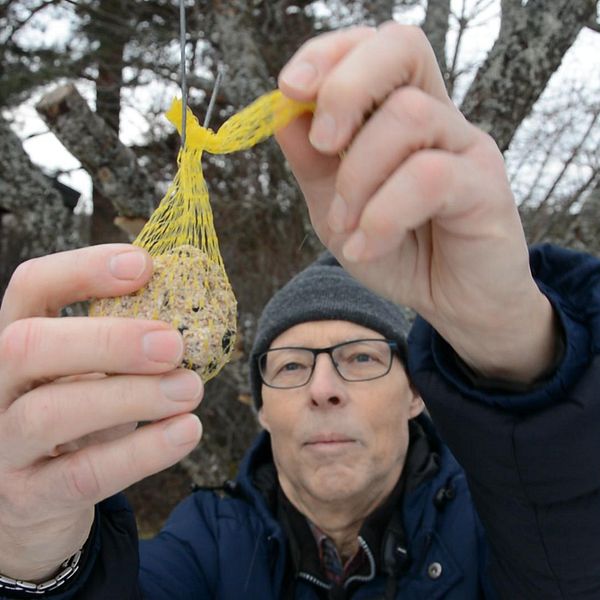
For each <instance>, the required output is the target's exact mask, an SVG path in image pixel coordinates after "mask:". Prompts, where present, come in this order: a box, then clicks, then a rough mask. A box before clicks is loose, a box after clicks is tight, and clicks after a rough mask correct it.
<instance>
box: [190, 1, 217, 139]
mask: <svg viewBox="0 0 600 600" xmlns="http://www.w3.org/2000/svg"><path fill="white" fill-rule="evenodd" d="M186 37H187V32H186V23H185V0H179V44H180V46H181V104H182V111H181V147H182V148H185V134H186V116H187V115H186V113H187V104H188V102H187V100H188V89H187V77H186V64H185V63H186V57H185V42H186ZM223 73H224V68H223V65H221V64H219V65H218V66H217V76H216V78H215V84H214V86H213V90H212V94H211V96H210V101H209V103H208V109H207V110H206V117H205V118H204V125H203V126H204V128H205V129H207V128H208V124H209V123H210V118H211V116H212V112H213V109H214V107H215V101H216V99H217V92H218V90H219V86H220V85H221V80H222V79H223Z"/></svg>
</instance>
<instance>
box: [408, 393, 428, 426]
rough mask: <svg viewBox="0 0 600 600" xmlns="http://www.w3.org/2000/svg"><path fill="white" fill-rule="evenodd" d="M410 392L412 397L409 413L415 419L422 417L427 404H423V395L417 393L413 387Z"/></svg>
mask: <svg viewBox="0 0 600 600" xmlns="http://www.w3.org/2000/svg"><path fill="white" fill-rule="evenodd" d="M410 391H411V394H412V397H411V399H410V405H409V408H408V412H409V415H410V418H411V419H413V418H414V417H416V416H418V415H420V414H421V413H422V412H423V410H424V409H425V403H424V402H423V398H421V394H419V392H417V390H416V389H415V388H414V387H413V386H412V385H411V386H410Z"/></svg>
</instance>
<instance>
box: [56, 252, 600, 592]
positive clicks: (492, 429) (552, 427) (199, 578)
mask: <svg viewBox="0 0 600 600" xmlns="http://www.w3.org/2000/svg"><path fill="white" fill-rule="evenodd" d="M531 266H532V272H533V274H534V276H535V278H536V280H537V281H538V284H539V285H540V287H541V289H542V290H543V291H544V293H545V294H546V295H547V296H548V297H549V298H550V300H551V302H552V303H553V305H554V307H555V310H556V314H557V317H558V319H559V321H560V323H561V327H562V329H563V332H564V340H565V346H564V353H563V356H562V359H561V360H560V363H559V364H557V366H556V369H554V370H553V372H552V373H550V374H549V375H548V376H547V378H546V379H544V380H543V381H540V382H539V383H538V384H537V385H534V386H531V387H529V388H527V389H517V388H513V389H511V388H510V386H506V385H504V384H502V383H501V382H498V383H493V382H489V381H478V380H477V378H476V377H475V376H473V375H472V374H470V373H469V372H468V369H466V368H465V367H464V365H462V363H461V362H460V360H458V359H457V357H456V356H455V354H454V353H453V351H452V350H451V349H450V348H449V347H448V345H447V344H446V343H445V342H444V341H443V340H442V339H441V338H440V337H439V336H438V335H437V334H436V333H435V331H433V330H432V329H431V327H430V326H429V325H428V324H427V323H425V322H424V321H421V320H419V321H418V322H417V323H416V324H415V327H414V328H413V332H412V334H411V340H410V342H409V347H410V356H409V370H410V373H411V377H412V379H413V381H414V383H415V384H416V385H417V387H418V389H419V390H420V392H421V394H422V396H423V398H424V399H425V401H426V404H427V406H428V408H429V410H430V412H431V415H432V417H433V420H434V422H435V424H436V428H437V431H438V432H439V433H440V435H441V437H442V438H443V439H444V441H445V442H446V443H447V444H448V446H449V447H450V448H452V452H453V454H454V456H456V458H457V459H458V461H459V462H460V464H461V465H462V467H463V468H464V471H462V469H461V468H460V467H459V466H458V465H457V463H456V462H455V460H454V458H453V456H452V454H450V452H449V450H448V449H447V448H446V447H445V446H443V445H442V444H441V443H440V442H439V441H436V440H437V436H436V434H435V432H434V431H433V429H432V428H431V427H430V426H428V425H427V424H425V427H426V428H427V429H428V434H429V436H430V438H431V439H432V440H433V441H434V443H437V445H438V446H437V448H438V453H439V455H440V468H439V470H438V471H437V473H435V475H433V476H432V477H430V478H429V479H427V480H426V481H424V482H423V483H422V484H421V485H420V486H419V487H417V488H416V489H414V490H412V491H411V492H410V493H408V494H406V496H405V498H404V503H403V506H402V515H403V521H404V526H405V530H406V537H407V539H406V542H407V550H408V554H409V557H410V561H409V562H408V567H407V568H406V569H404V570H403V571H402V573H401V575H399V577H398V582H399V587H398V591H397V598H402V599H403V600H404V599H415V600H417V599H418V600H425V599H426V600H432V599H436V598H440V599H441V598H444V599H447V600H450V599H456V600H476V599H478V598H494V597H499V598H505V599H506V600H519V599H523V600H525V599H526V600H536V599H538V598H539V599H540V600H551V599H554V598H556V599H558V598H561V599H562V598H576V599H590V600H592V599H598V598H600V467H598V464H597V463H598V459H597V457H599V456H600V359H599V358H598V354H599V348H600V262H599V261H597V260H596V259H594V258H592V257H589V256H585V255H582V254H577V253H573V252H568V251H564V250H560V249H557V248H553V247H550V246H544V247H539V248H536V249H534V250H532V252H531ZM518 301H519V299H518V298H515V302H518ZM421 421H423V422H424V423H426V420H424V419H421ZM265 448H268V438H267V436H266V435H263V436H262V437H261V438H260V440H259V441H258V443H257V445H255V447H254V448H253V450H252V451H251V452H250V453H249V454H248V455H247V457H246V459H245V460H244V462H243V464H242V467H241V473H240V476H239V479H238V485H237V486H236V489H235V493H234V494H233V497H231V496H228V497H225V498H218V497H217V496H215V495H214V494H212V493H209V492H197V493H195V494H193V495H191V496H190V497H189V498H187V499H186V500H184V501H183V502H182V503H181V504H180V505H179V506H178V507H177V508H176V509H175V511H174V512H173V514H172V515H171V517H170V519H169V520H168V522H167V524H166V525H165V527H164V529H163V530H162V531H161V533H160V534H159V535H158V536H157V537H156V538H155V539H153V540H151V541H147V542H142V543H141V544H140V564H141V567H140V568H139V579H138V564H137V554H136V545H137V538H136V534H135V522H134V519H133V516H132V514H131V512H130V509H129V508H128V507H127V505H126V503H125V502H124V499H123V497H122V496H116V497H114V498H111V499H109V500H107V501H105V502H103V503H102V504H100V505H99V507H98V511H97V514H98V517H97V519H96V523H95V529H94V533H93V539H92V543H91V545H90V548H89V551H88V556H87V557H86V560H85V564H84V568H83V570H82V573H81V574H80V575H79V576H78V577H77V579H76V580H75V581H74V582H73V583H71V584H70V585H69V586H68V588H67V589H65V590H64V592H63V593H61V594H57V595H55V596H53V597H55V598H57V599H60V600H67V599H71V598H85V599H88V600H96V599H97V600H100V599H102V600H106V599H113V598H114V599H118V600H133V599H141V598H144V599H146V600H159V599H160V600H162V599H164V600H167V599H168V600H183V599H188V598H189V599H190V600H191V599H192V598H194V599H203V598H218V599H220V600H234V599H235V600H238V599H242V598H244V599H254V598H256V599H260V600H270V599H279V598H280V594H281V586H282V579H283V575H284V570H285V560H286V540H285V536H284V533H283V530H282V528H281V526H280V524H279V523H278V521H277V520H276V519H275V518H274V516H273V514H272V513H271V512H270V511H269V508H268V506H267V503H266V502H265V499H264V497H263V495H262V494H261V493H260V492H258V490H257V489H256V488H255V487H254V485H253V484H252V479H251V475H252V473H253V469H254V468H255V466H256V461H257V457H258V456H260V455H261V454H264V452H265ZM465 472H466V478H467V480H468V484H469V488H470V493H471V495H472V500H471V495H470V494H469V490H468V489H467V486H466V485H465V475H464V473H465ZM448 488H451V489H452V490H453V491H454V494H453V496H452V495H451V497H450V498H445V500H444V501H442V502H440V493H439V492H440V490H442V489H448ZM442 496H444V494H442ZM475 506H476V507H477V514H476V513H475V508H474V507H475ZM477 515H478V516H477ZM479 519H481V522H482V523H483V525H484V527H485V531H486V535H485V538H484V537H483V536H482V533H481V528H480V524H479ZM385 583H386V578H385V577H384V576H380V575H377V576H375V577H374V578H373V579H372V580H371V581H368V582H366V583H365V584H364V586H363V587H362V588H361V589H360V590H359V591H358V592H357V593H356V594H355V595H354V596H353V598H356V599H359V600H360V599H365V600H366V599H367V598H382V597H383V593H384V587H385ZM316 597H317V596H316V591H315V588H314V587H313V586H312V584H311V583H309V582H308V581H303V580H301V581H300V584H299V585H298V587H297V588H296V598H299V599H304V598H306V599H308V598H316Z"/></svg>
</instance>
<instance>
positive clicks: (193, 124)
mask: <svg viewBox="0 0 600 600" xmlns="http://www.w3.org/2000/svg"><path fill="white" fill-rule="evenodd" d="M312 110H314V103H311V102H296V101H293V100H290V99H289V98H286V97H285V96H283V94H282V93H281V92H280V91H279V90H275V91H273V92H270V93H268V94H265V95H264V96H261V97H260V98H258V100H256V101H255V102H254V103H252V104H251V105H249V106H247V107H246V108H245V109H243V110H242V111H240V112H239V113H237V114H235V115H233V116H232V117H231V118H230V119H228V120H227V121H226V122H225V123H224V124H223V125H222V126H221V127H220V128H219V130H218V131H217V132H214V131H212V130H210V129H205V128H204V127H202V126H201V125H200V124H199V123H198V120H197V119H196V117H195V116H194V115H193V113H192V112H191V111H190V109H189V108H187V109H186V111H187V113H186V137H185V139H186V143H185V147H184V148H182V149H181V150H180V152H179V156H178V158H177V162H178V165H179V168H178V170H177V174H176V175H175V178H174V180H173V182H172V183H171V185H170V186H169V189H168V190H167V193H166V194H165V196H164V198H163V199H162V200H161V202H160V205H159V206H158V208H157V209H156V210H155V211H154V213H153V214H152V216H151V217H150V219H149V220H148V222H147V223H146V225H145V226H144V228H143V229H142V231H141V232H140V234H139V235H138V237H137V238H136V239H135V241H134V242H133V243H134V244H135V245H137V246H140V247H142V248H145V249H146V250H148V252H149V253H150V255H151V256H152V257H153V261H154V271H153V275H152V278H151V280H150V281H149V282H148V284H147V285H146V286H145V287H143V288H142V289H140V290H138V291H137V292H135V293H134V294H132V295H130V296H121V297H118V298H102V299H97V300H94V301H93V302H92V303H91V305H90V315H91V316H120V317H134V318H143V319H159V320H161V321H166V322H167V323H170V324H171V325H172V326H173V327H176V328H177V329H179V331H180V332H181V333H182V335H183V338H184V342H185V347H186V351H185V356H184V360H183V365H184V366H185V367H187V368H191V369H194V370H196V371H197V372H198V373H199V375H200V376H201V377H202V379H203V380H204V381H207V380H208V379H210V378H212V377H214V376H215V375H216V374H217V373H218V372H219V371H220V370H221V368H222V367H223V366H224V365H225V364H226V363H227V361H228V360H229V358H230V356H231V353H232V351H233V346H234V342H235V334H236V307H237V302H236V299H235V296H234V294H233V291H232V289H231V284H230V283H229V279H228V277H227V273H226V272H225V267H224V265H223V260H222V258H221V254H220V252H219V244H218V240H217V235H216V232H215V228H214V224H213V216H212V210H211V207H210V202H209V197H208V189H207V187H206V181H205V180H204V175H203V173H202V165H201V159H202V152H203V151H204V150H206V151H207V152H211V153H213V154H227V153H231V152H236V151H239V150H246V149H248V148H251V147H252V146H254V145H255V144H258V143H259V142H261V141H263V140H265V139H266V138H268V137H270V136H271V135H273V133H274V132H275V131H277V130H278V129H280V128H282V127H284V126H285V125H287V124H288V123H289V122H290V121H292V120H293V119H294V118H296V117H298V116H299V115H300V114H302V113H305V112H309V111H312ZM167 118H168V119H169V120H170V121H171V122H172V123H173V124H174V125H175V126H176V127H177V130H178V131H179V132H180V133H181V122H182V103H181V100H175V101H174V102H173V104H172V106H171V108H170V109H169V111H168V112H167Z"/></svg>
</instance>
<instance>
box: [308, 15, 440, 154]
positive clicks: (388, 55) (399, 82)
mask: <svg viewBox="0 0 600 600" xmlns="http://www.w3.org/2000/svg"><path fill="white" fill-rule="evenodd" d="M407 85H408V86H414V87H418V88H420V89H422V90H423V91H424V92H425V93H427V94H429V95H431V96H433V97H434V98H437V99H438V100H440V101H441V102H444V103H447V104H449V105H450V104H451V101H450V99H449V98H448V95H447V93H446V88H445V86H444V80H443V78H442V75H441V73H440V71H439V68H438V66H437V62H436V60H435V55H434V53H433V50H432V49H431V46H430V45H429V43H428V42H427V39H426V37H425V35H424V34H423V32H422V31H421V30H420V29H419V28H416V27H406V26H403V25H398V24H396V23H391V24H387V25H385V26H383V27H381V28H380V29H379V30H378V32H377V35H374V36H371V37H369V38H367V39H365V40H364V41H363V42H362V43H360V44H358V45H356V47H354V48H353V49H352V50H351V51H350V52H348V53H347V54H346V55H345V56H344V58H343V59H342V60H340V61H339V63H338V64H336V65H335V67H334V68H333V69H332V70H331V72H330V73H328V74H327V76H326V77H325V78H324V79H323V82H322V84H321V87H320V89H319V93H318V98H317V108H316V111H315V116H314V119H313V123H312V127H311V131H310V140H311V143H312V144H313V146H315V148H317V150H319V151H321V152H323V153H337V152H340V151H342V150H343V149H344V148H346V146H347V145H348V144H349V143H350V140H351V139H352V137H353V135H354V134H355V132H356V131H357V130H358V129H359V128H360V127H361V125H362V124H363V122H364V120H365V118H366V117H368V116H369V115H370V113H371V112H372V111H373V109H374V108H376V107H377V106H379V105H380V104H381V103H382V102H383V101H384V100H385V99H386V98H387V97H388V96H389V94H390V93H392V92H393V91H394V90H395V89H397V88H400V87H402V86H407Z"/></svg>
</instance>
